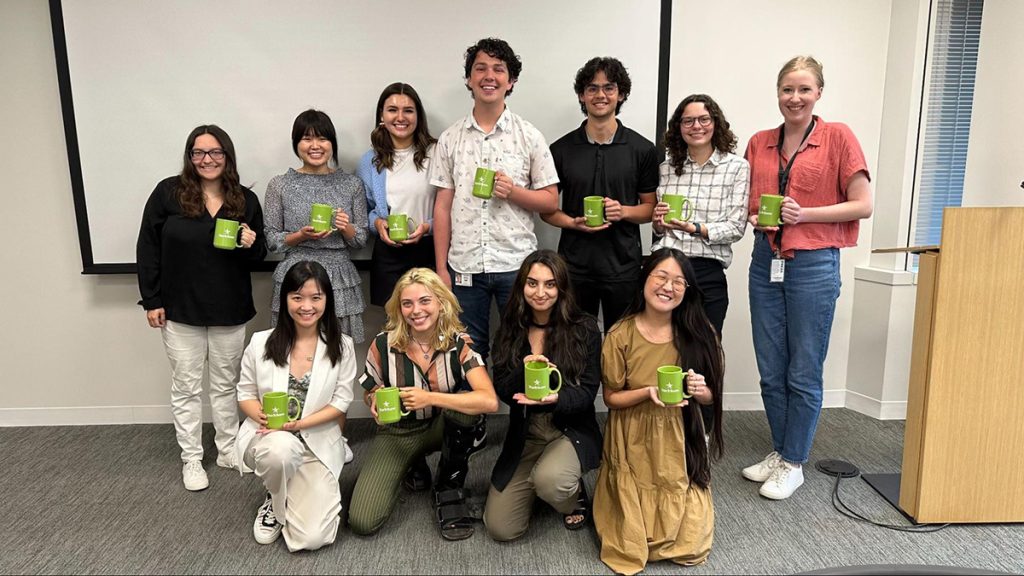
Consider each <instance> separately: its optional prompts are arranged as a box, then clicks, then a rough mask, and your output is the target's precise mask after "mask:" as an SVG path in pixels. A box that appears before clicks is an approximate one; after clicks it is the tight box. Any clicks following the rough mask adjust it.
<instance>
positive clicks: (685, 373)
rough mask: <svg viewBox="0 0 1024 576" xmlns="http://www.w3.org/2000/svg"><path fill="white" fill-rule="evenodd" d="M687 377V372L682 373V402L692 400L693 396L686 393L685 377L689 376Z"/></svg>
mask: <svg viewBox="0 0 1024 576" xmlns="http://www.w3.org/2000/svg"><path fill="white" fill-rule="evenodd" d="M689 375H690V373H689V372H683V399H684V400H685V399H686V398H693V394H687V393H686V377H687V376H689Z"/></svg>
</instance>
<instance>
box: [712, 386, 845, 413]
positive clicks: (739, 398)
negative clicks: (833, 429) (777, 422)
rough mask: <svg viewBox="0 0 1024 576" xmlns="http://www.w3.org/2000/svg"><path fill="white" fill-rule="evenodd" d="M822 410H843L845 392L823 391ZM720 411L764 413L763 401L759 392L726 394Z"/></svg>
mask: <svg viewBox="0 0 1024 576" xmlns="http://www.w3.org/2000/svg"><path fill="white" fill-rule="evenodd" d="M821 406H822V408H843V407H845V406H846V390H825V393H824V394H823V395H822V398H821ZM722 410H724V411H726V412H728V411H729V410H757V411H764V401H763V400H761V393H760V392H726V393H725V394H724V398H723V402H722Z"/></svg>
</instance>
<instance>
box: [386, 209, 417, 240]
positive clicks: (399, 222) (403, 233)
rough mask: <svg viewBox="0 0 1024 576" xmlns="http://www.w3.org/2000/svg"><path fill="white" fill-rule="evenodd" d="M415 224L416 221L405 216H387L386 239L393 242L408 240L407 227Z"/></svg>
mask: <svg viewBox="0 0 1024 576" xmlns="http://www.w3.org/2000/svg"><path fill="white" fill-rule="evenodd" d="M415 224H416V221H415V220H413V219H412V218H409V217H408V216H406V215H405V214H388V238H391V240H393V241H394V242H401V241H402V240H408V239H409V227H410V225H412V226H415Z"/></svg>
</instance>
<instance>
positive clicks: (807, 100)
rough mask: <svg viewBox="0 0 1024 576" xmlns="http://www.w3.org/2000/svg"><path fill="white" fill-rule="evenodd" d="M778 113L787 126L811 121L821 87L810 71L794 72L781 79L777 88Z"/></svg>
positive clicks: (819, 97)
mask: <svg viewBox="0 0 1024 576" xmlns="http://www.w3.org/2000/svg"><path fill="white" fill-rule="evenodd" d="M778 96H779V111H780V112H782V117H783V118H785V120H786V122H787V123H789V124H795V125H803V124H807V123H809V122H810V121H811V115H812V114H813V113H814V104H815V103H816V102H817V101H818V100H819V99H821V86H819V85H818V79H817V77H816V76H815V75H814V74H813V73H812V72H811V71H810V70H794V71H792V72H790V73H788V74H786V75H785V76H783V77H782V81H781V82H779V88H778Z"/></svg>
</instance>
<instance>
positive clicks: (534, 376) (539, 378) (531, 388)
mask: <svg viewBox="0 0 1024 576" xmlns="http://www.w3.org/2000/svg"><path fill="white" fill-rule="evenodd" d="M523 372H524V373H525V375H526V378H525V380H526V382H525V384H526V397H527V398H529V399H530V400H543V399H544V398H545V397H547V396H550V395H551V394H554V393H555V392H558V391H559V390H561V389H562V373H561V372H559V371H558V368H555V367H553V366H551V365H550V364H548V363H547V362H539V361H533V362H527V363H526V368H525V370H524V371H523ZM552 372H554V373H555V374H558V387H557V388H555V389H554V390H552V389H551V388H550V386H549V384H550V382H551V373H552Z"/></svg>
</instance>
